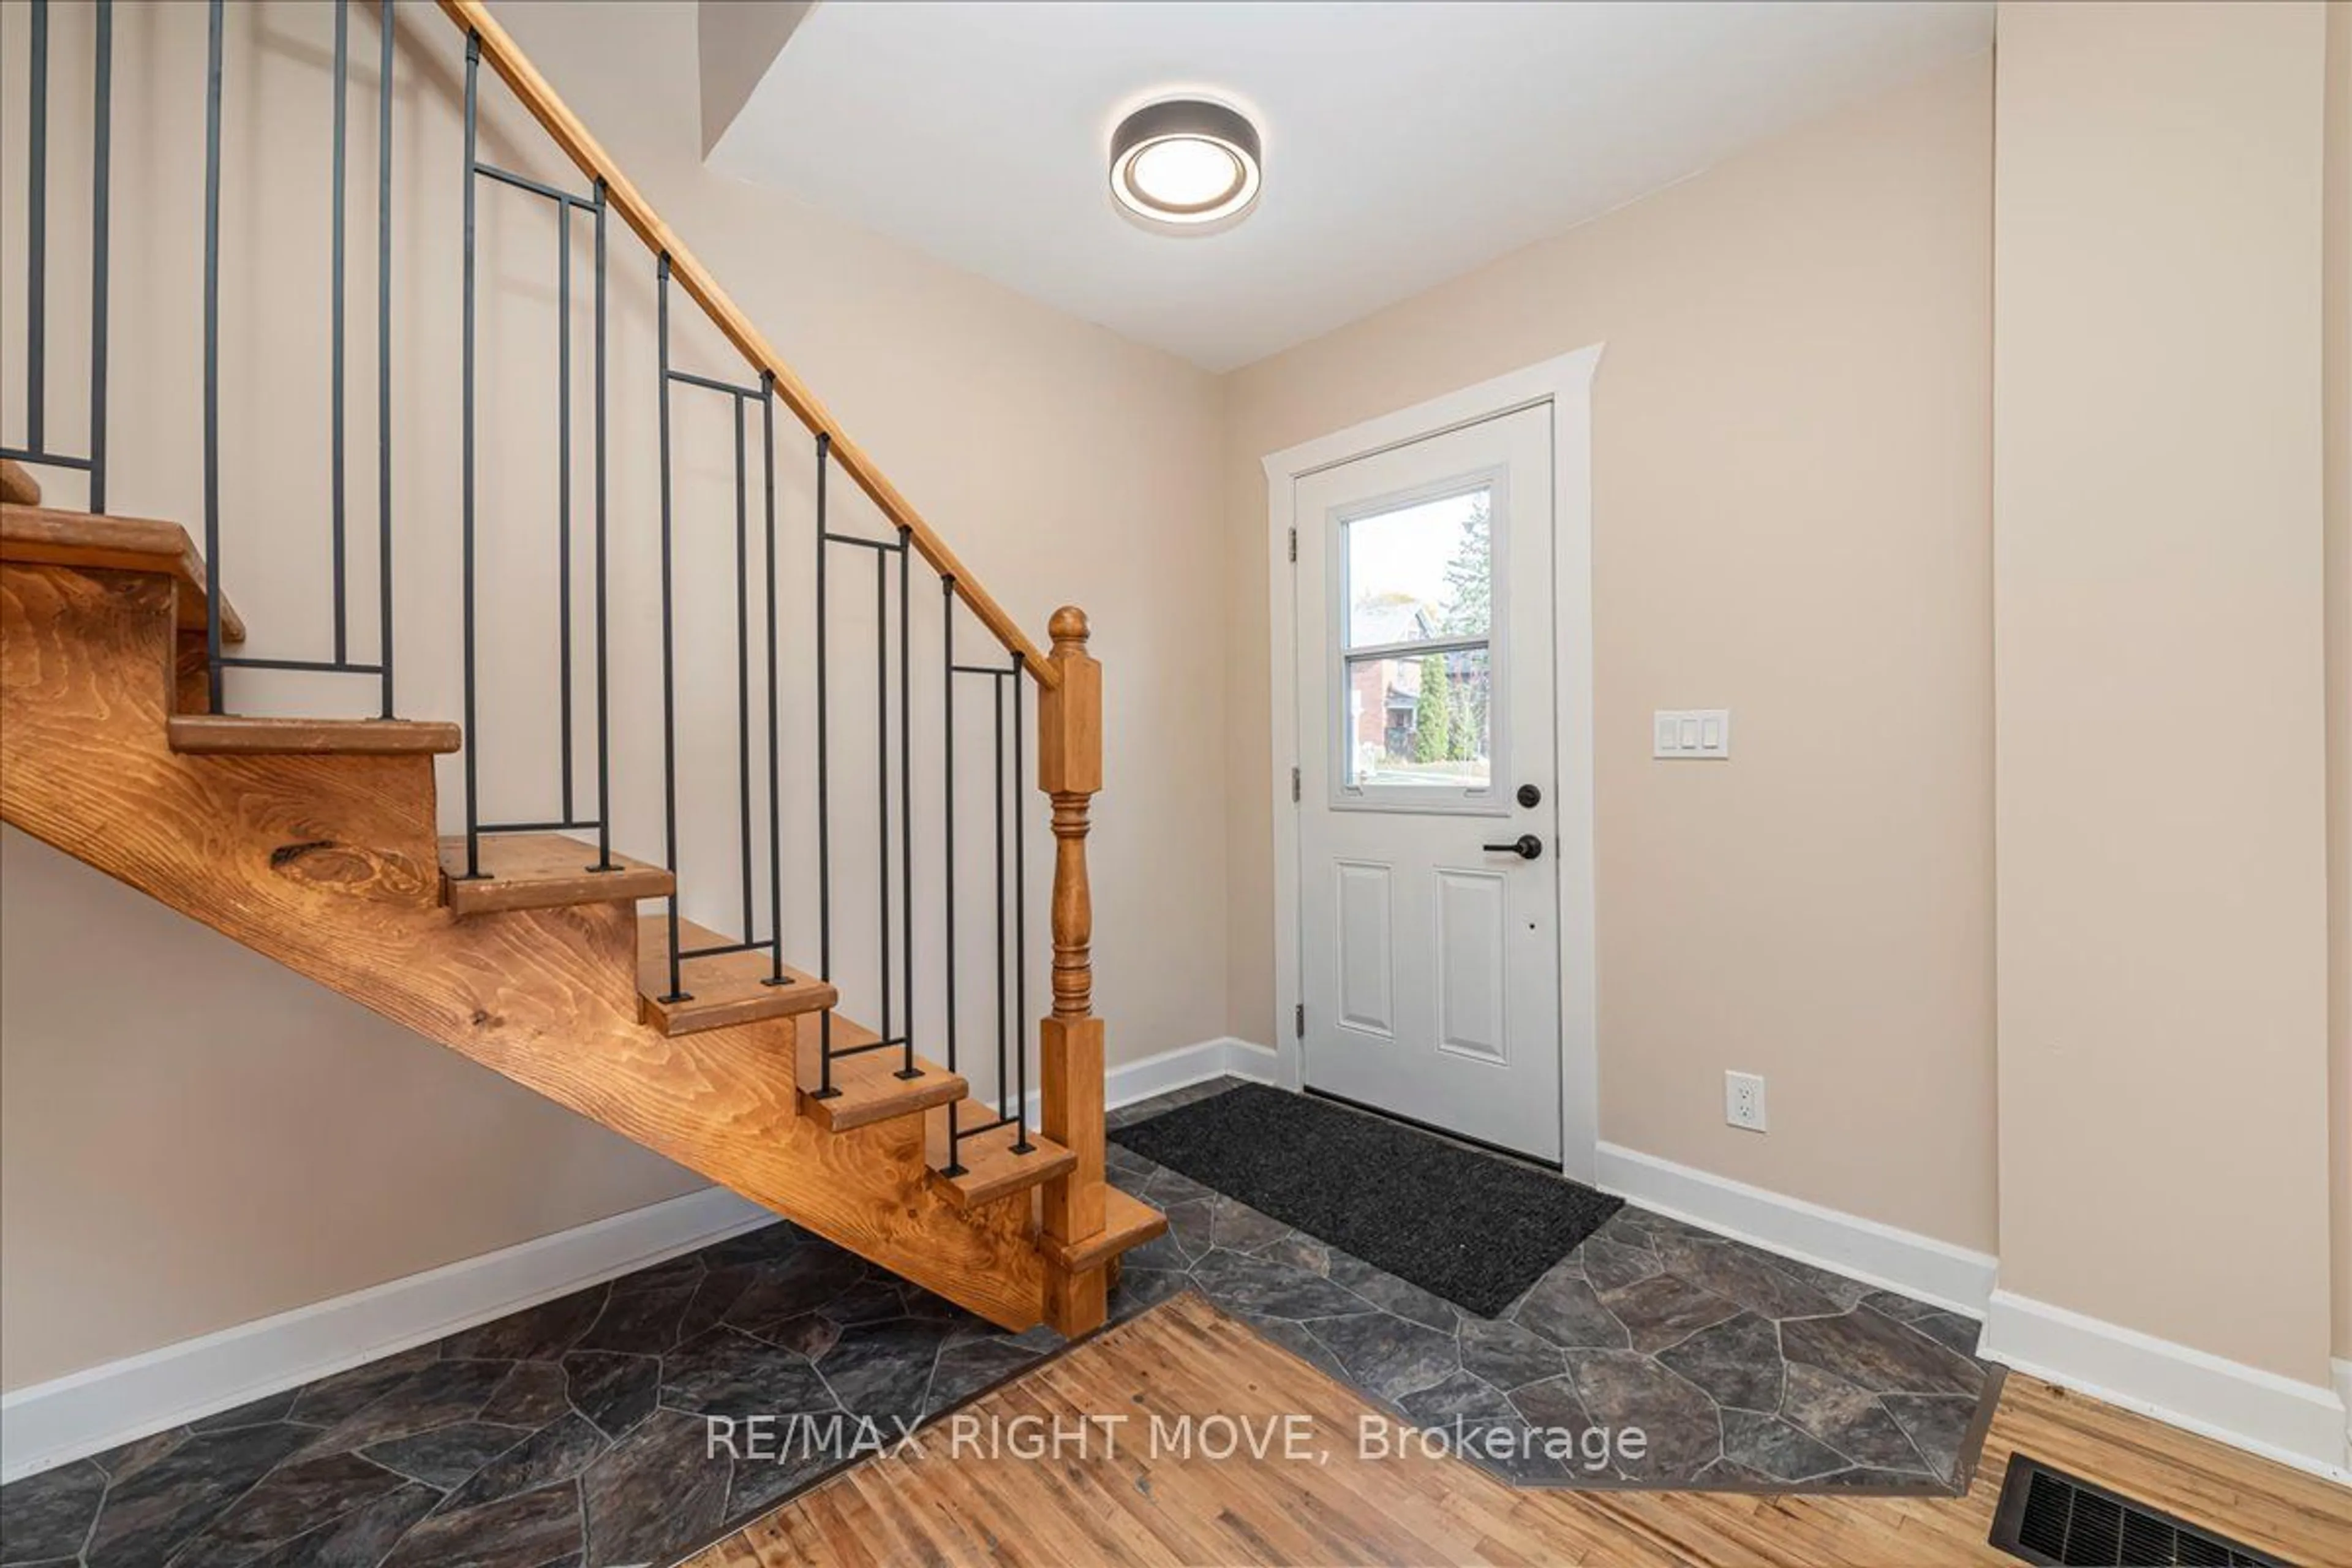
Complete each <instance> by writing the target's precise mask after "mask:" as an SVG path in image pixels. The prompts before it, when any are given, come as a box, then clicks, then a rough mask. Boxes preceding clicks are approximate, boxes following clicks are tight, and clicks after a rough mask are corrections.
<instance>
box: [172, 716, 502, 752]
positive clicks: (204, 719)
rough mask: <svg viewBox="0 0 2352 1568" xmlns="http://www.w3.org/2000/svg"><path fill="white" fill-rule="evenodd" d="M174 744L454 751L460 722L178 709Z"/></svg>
mask: <svg viewBox="0 0 2352 1568" xmlns="http://www.w3.org/2000/svg"><path fill="white" fill-rule="evenodd" d="M168 727H169V729H170V731H171V737H172V750H173V751H175V752H189V753H193V754H195V755H200V756H286V755H292V754H310V753H317V754H324V755H360V756H417V755H434V754H438V753H440V752H454V751H456V750H457V747H458V745H459V744H460V743H461V742H462V741H463V740H464V735H463V733H462V732H461V731H459V730H458V728H457V725H455V724H444V723H439V722H436V721H430V720H415V719H252V718H247V717H244V716H242V715H238V714H234V713H175V714H173V716H172V718H171V720H170V721H169V724H168Z"/></svg>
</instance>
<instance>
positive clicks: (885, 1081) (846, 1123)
mask: <svg viewBox="0 0 2352 1568" xmlns="http://www.w3.org/2000/svg"><path fill="white" fill-rule="evenodd" d="M804 1027H805V1028H806V1029H807V1031H808V1033H809V1034H810V1035H811V1036H812V1037H814V1036H815V1035H816V1034H817V1031H818V1026H817V1024H816V1022H815V1021H814V1020H811V1021H810V1022H809V1023H808V1024H807V1025H805V1026H804ZM881 1038H882V1037H881V1036H879V1035H877V1034H876V1033H875V1032H874V1031H873V1030H871V1029H869V1028H867V1027H866V1026H865V1025H863V1024H856V1023H852V1022H851V1021H850V1020H849V1019H847V1018H845V1017H843V1016H841V1015H840V1014H839V1013H835V1015H834V1016H833V1048H834V1049H835V1050H836V1051H839V1050H858V1054H857V1055H856V1056H854V1057H842V1058H836V1059H835V1062H834V1064H833V1087H834V1088H835V1089H838V1090H840V1092H839V1093H838V1094H835V1096H834V1097H833V1098H832V1099H830V1100H819V1099H817V1098H816V1093H815V1090H816V1087H817V1083H818V1081H819V1080H818V1079H816V1078H815V1077H814V1076H810V1077H808V1078H807V1079H805V1080H804V1081H803V1083H802V1085H801V1111H802V1114H803V1115H805V1116H808V1117H811V1118H813V1119H814V1121H815V1122H816V1124H817V1125H818V1126H820V1127H822V1128H824V1130H825V1131H828V1132H846V1131H849V1130H850V1129H851V1128H853V1127H865V1126H867V1125H869V1124H871V1123H873V1122H877V1121H888V1120H889V1119H890V1118H891V1117H893V1116H910V1115H913V1114H915V1113H917V1112H919V1111H924V1110H929V1109H930V1108H931V1107H933V1106H935V1105H950V1104H952V1103H954V1102H955V1101H956V1100H961V1099H962V1098H963V1097H964V1096H965V1095H967V1094H970V1093H971V1085H970V1084H968V1083H966V1082H965V1081H964V1078H963V1075H962V1074H961V1073H953V1072H950V1071H948V1069H947V1068H943V1067H941V1066H940V1064H939V1063H937V1062H935V1061H932V1060H930V1059H929V1058H926V1057H917V1058H915V1065H916V1066H917V1067H919V1068H922V1070H923V1076H922V1077H920V1078H900V1077H899V1076H898V1069H899V1068H901V1067H902V1066H904V1065H905V1063H906V1059H907V1058H906V1054H905V1053H904V1052H903V1051H896V1050H889V1051H877V1050H859V1047H866V1046H874V1045H878V1044H879V1043H880V1042H881Z"/></svg>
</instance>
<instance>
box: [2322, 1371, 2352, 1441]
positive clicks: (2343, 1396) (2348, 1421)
mask: <svg viewBox="0 0 2352 1568" xmlns="http://www.w3.org/2000/svg"><path fill="white" fill-rule="evenodd" d="M2327 1369H2328V1371H2329V1372H2330V1373H2333V1374H2334V1376H2333V1378H2332V1380H2331V1381H2333V1382H2334V1384H2336V1398H2337V1399H2338V1400H2340V1401H2342V1402H2343V1405H2344V1462H2345V1463H2346V1464H2347V1465H2352V1358H2347V1357H2344V1356H2337V1357H2336V1358H2335V1359H2334V1360H2333V1361H2331V1362H2329V1363H2327Z"/></svg>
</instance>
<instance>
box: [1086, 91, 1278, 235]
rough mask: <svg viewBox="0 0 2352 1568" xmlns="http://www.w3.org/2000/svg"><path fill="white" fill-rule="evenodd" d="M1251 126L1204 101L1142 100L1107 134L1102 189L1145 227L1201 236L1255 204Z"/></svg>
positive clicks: (1229, 223)
mask: <svg viewBox="0 0 2352 1568" xmlns="http://www.w3.org/2000/svg"><path fill="white" fill-rule="evenodd" d="M1260 181H1261V174H1260V169H1259V163H1258V139H1257V127H1256V126H1255V125H1252V124H1251V123H1250V122H1249V121H1248V120H1246V119H1244V117H1243V116H1242V115H1241V114H1240V113H1239V112H1238V111H1237V110H1231V109H1228V108H1226V107H1225V106H1224V105H1223V104H1222V103H1212V102H1210V101H1209V100H1206V99H1199V98H1178V99H1170V100H1167V101H1166V102H1163V103H1153V104H1148V105H1146V106H1145V107H1143V108H1141V109H1139V110H1136V111H1135V112H1134V113H1132V114H1130V115H1129V116H1128V117H1127V118H1126V119H1125V120H1122V121H1119V123H1118V130H1117V131H1115V132H1112V133H1111V139H1110V189H1111V195H1113V196H1115V197H1117V198H1118V205H1119V206H1120V208H1121V209H1122V210H1123V211H1125V212H1126V213H1127V214H1128V215H1129V216H1131V217H1133V218H1135V219H1136V220H1137V221H1139V222H1140V223H1142V224H1143V225H1145V226H1147V227H1150V228H1156V229H1163V230H1169V231H1172V232H1178V233H1185V234H1207V233H1213V232H1214V231H1215V230H1217V229H1220V228H1226V227H1230V226H1232V225H1234V224H1236V223H1239V222H1240V221H1241V220H1242V219H1243V218H1244V217H1245V216H1248V215H1249V210H1250V208H1252V207H1253V206H1255V205H1257V195H1258V186H1259V184H1260Z"/></svg>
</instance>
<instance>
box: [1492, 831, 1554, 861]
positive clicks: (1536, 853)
mask: <svg viewBox="0 0 2352 1568" xmlns="http://www.w3.org/2000/svg"><path fill="white" fill-rule="evenodd" d="M1483 847H1485V848H1486V849H1487V850H1489V851H1491V852H1494V853H1498V854H1499V853H1501V852H1502V851H1504V850H1508V851H1509V852H1510V853H1512V854H1514V855H1516V856H1517V857H1518V858H1520V859H1522V860H1539V859H1541V858H1543V840H1542V839H1540V838H1538V837H1536V836H1535V835H1534V834H1532V833H1522V834H1520V835H1519V836H1518V837H1517V839H1516V840H1514V841H1513V842H1511V843H1509V844H1488V845H1486V846H1483Z"/></svg>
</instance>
